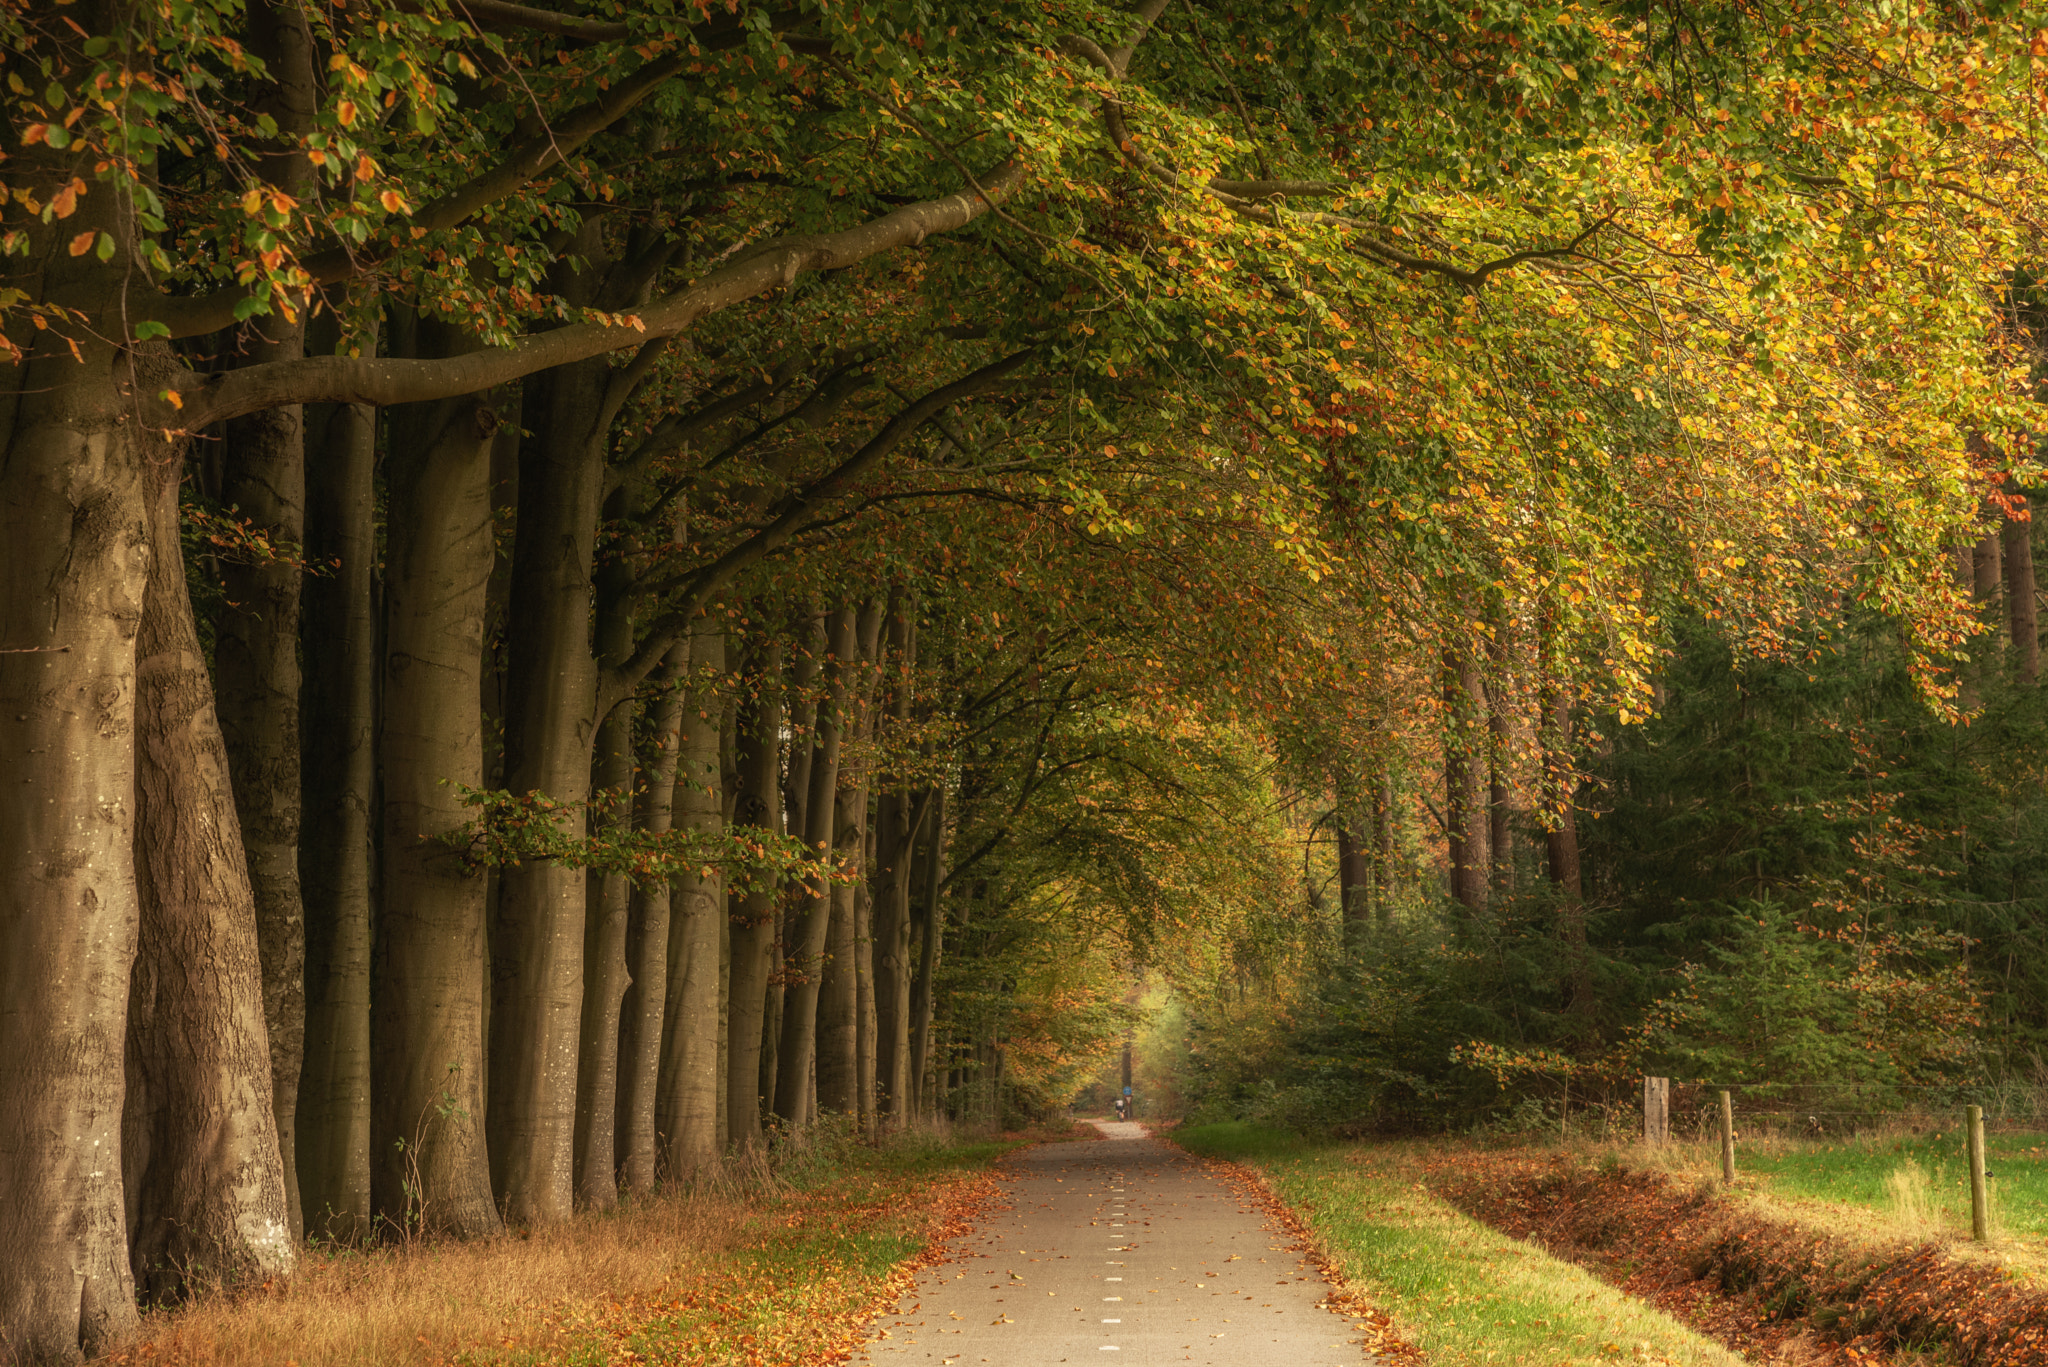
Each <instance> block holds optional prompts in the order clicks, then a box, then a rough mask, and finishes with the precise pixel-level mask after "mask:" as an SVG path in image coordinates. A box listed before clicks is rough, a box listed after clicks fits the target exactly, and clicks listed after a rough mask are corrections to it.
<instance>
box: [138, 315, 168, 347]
mask: <svg viewBox="0 0 2048 1367" xmlns="http://www.w3.org/2000/svg"><path fill="white" fill-rule="evenodd" d="M170 335H171V328H170V324H168V323H159V322H157V321H156V320H155V319H153V318H152V319H150V320H149V321H148V322H146V323H137V324H136V325H135V340H136V341H138V342H153V341H155V340H156V339H157V338H159V337H169V336H170Z"/></svg>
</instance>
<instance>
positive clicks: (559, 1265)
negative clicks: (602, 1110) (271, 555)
mask: <svg viewBox="0 0 2048 1367" xmlns="http://www.w3.org/2000/svg"><path fill="white" fill-rule="evenodd" d="M1036 1137H1038V1136H1016V1135H1011V1136H1004V1137H1003V1138H1001V1139H992V1140H985V1141H980V1142H966V1143H959V1142H939V1141H935V1140H931V1139H904V1140H898V1141H895V1142H893V1143H891V1144H889V1145H887V1146H884V1147H880V1148H867V1147H862V1146H858V1145H841V1146H829V1147H827V1146H817V1147H814V1148H812V1149H809V1150H807V1151H805V1152H802V1153H799V1154H796V1155H793V1156H791V1157H790V1158H788V1159H787V1160H786V1161H784V1162H783V1163H782V1164H781V1165H780V1166H779V1167H778V1168H777V1169H775V1170H772V1171H771V1170H769V1169H767V1168H765V1167H759V1168H756V1169H754V1170H753V1171H750V1172H744V1173H741V1174H738V1175H737V1176H735V1177H732V1178H729V1179H728V1180H726V1181H723V1182H715V1183H707V1184H704V1185H702V1186H700V1187H699V1188H697V1189H695V1190H692V1191H689V1192H680V1193H665V1194H661V1195H657V1196H654V1197H651V1198H647V1199H644V1200H640V1201H636V1202H630V1203H628V1204H626V1205H623V1206H621V1207H620V1208H619V1209H618V1210H616V1211H613V1212H610V1213H608V1214H604V1215H598V1216H591V1217H587V1218H584V1219H580V1220H577V1221H574V1222H572V1223H570V1224H567V1225H564V1226H560V1227H556V1228H551V1229H545V1230H541V1231H537V1232H534V1233H531V1234H508V1235H506V1236H504V1237H502V1238H497V1239H489V1240H480V1241H476V1242H471V1243H431V1242H430V1243H422V1244H420V1245H417V1246H415V1247H383V1248H375V1249H368V1250H357V1249H327V1250H322V1249H317V1248H316V1249H312V1250H309V1251H308V1252H307V1253H306V1255H305V1257H304V1260H303V1263H302V1266H301V1269H300V1271H299V1273H298V1274H297V1275H296V1276H294V1277H293V1278H291V1279H290V1280H289V1282H284V1283H277V1284H271V1285H266V1286H264V1287H261V1288H242V1289H230V1288H219V1289H216V1290H214V1291H212V1292H210V1293H207V1294H203V1295H201V1296H199V1297H197V1298H196V1299H194V1300H193V1301H192V1302H191V1303H189V1304H187V1305H184V1306H181V1307H179V1308H176V1309H171V1310H163V1311H159V1312H156V1313H153V1314H151V1315H150V1316H148V1317H147V1318H146V1319H145V1321H144V1337H143V1339H142V1340H141V1341H140V1342H139V1343H136V1344H134V1345H131V1346H130V1347H128V1348H127V1349H125V1350H123V1351H122V1352H120V1353H118V1354H115V1355H113V1356H111V1357H109V1358H107V1359H104V1361H107V1362H110V1363H121V1364H199V1363H205V1364H208V1365H209V1367H216V1365H218V1367H244V1365H245V1364H246V1367H257V1364H262V1367H286V1365H287V1364H296V1367H330V1365H331V1367H343V1365H344V1364H348V1365H353V1364H372V1363H374V1364H379V1365H380V1367H382V1365H384V1364H408V1365H412V1364H417V1365H418V1367H541V1365H542V1364H585V1363H633V1362H640V1361H648V1362H663V1363H675V1364H682V1365H684V1367H697V1365H698V1364H711V1363H718V1364H746V1365H747V1367H769V1365H770V1364H773V1365H774V1367H782V1364H816V1363H826V1362H834V1361H840V1360H842V1359H843V1358H844V1356H845V1354H846V1352H847V1351H848V1349H849V1348H850V1346H851V1345H852V1344H853V1343H854V1342H856V1341H857V1340H858V1337H859V1335H860V1333H861V1331H862V1329H863V1328H864V1327H865V1326H866V1325H867V1323H868V1322H869V1321H870V1320H871V1319H872V1318H873V1316H874V1315H875V1314H877V1313H878V1312H879V1311H880V1310H881V1309H882V1308H884V1307H885V1306H887V1305H889V1304H892V1303H893V1302H894V1301H895V1299H896V1297H897V1296H898V1295H899V1293H900V1292H901V1291H902V1290H903V1289H904V1288H905V1287H906V1286H908V1285H909V1283H910V1280H911V1277H912V1274H913V1272H914V1271H915V1270H916V1268H917V1267H919V1266H921V1265H922V1263H923V1262H924V1261H925V1260H927V1259H928V1258H930V1257H932V1256H934V1254H935V1250H936V1249H937V1248H938V1246H939V1245H941V1244H942V1243H943V1242H944V1241H945V1240H946V1239H948V1238H950V1237H952V1236H953V1235H954V1234H955V1233H957V1232H958V1231H959V1230H960V1229H961V1228H962V1227H964V1226H965V1225H966V1224H968V1223H969V1222H971V1220H972V1219H973V1217H974V1215H975V1214H976V1212H977V1211H978V1210H979V1209H980V1208H981V1207H983V1206H984V1205H986V1204H987V1203H988V1202H989V1201H990V1200H991V1199H992V1198H993V1197H994V1196H995V1195H996V1192H997V1185H996V1182H995V1179H994V1176H993V1173H992V1169H993V1165H994V1164H995V1162H996V1161H997V1160H998V1159H999V1158H1001V1157H1002V1156H1003V1155H1004V1154H1006V1153H1008V1152H1010V1151H1012V1150H1014V1149H1016V1148H1017V1147H1019V1146H1020V1145H1021V1144H1023V1143H1025V1142H1028V1141H1029V1139H1031V1138H1036ZM1059 1137H1061V1138H1065V1137H1067V1136H1065V1135H1064V1134H1062V1135H1060V1136H1059Z"/></svg>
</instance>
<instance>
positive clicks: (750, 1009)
mask: <svg viewBox="0 0 2048 1367" xmlns="http://www.w3.org/2000/svg"><path fill="white" fill-rule="evenodd" d="M737 730H738V735H739V746H738V750H739V755H738V764H737V770H738V773H739V791H738V793H737V795H736V800H735V801H734V803H733V824H734V825H735V826H742V827H750V828H752V829H753V830H755V831H757V832H759V834H758V835H757V836H756V837H755V838H756V839H759V840H762V841H766V840H768V839H769V838H771V837H777V836H780V835H781V834H782V812H781V807H782V788H781V759H782V643H781V642H780V641H775V640H770V641H766V642H763V643H762V644H761V645H759V646H757V647H756V648H755V650H754V654H753V658H752V659H751V660H750V661H749V663H748V666H747V671H746V674H745V676H744V677H743V679H742V681H741V686H740V710H739V720H738V723H737ZM776 906H777V904H776V895H775V888H774V885H773V884H772V883H768V882H765V881H762V880H756V882H755V884H754V886H752V887H751V888H750V889H749V890H748V891H747V892H746V894H745V895H744V896H743V897H741V898H738V899H736V902H735V905H734V906H733V907H732V915H731V919H732V932H731V934H732V950H731V959H732V968H731V974H732V977H731V982H730V985H729V990H728V992H727V999H728V1001H729V1003H730V1005H729V1006H728V1008H727V1015H726V1073H725V1078H726V1081H725V1093H726V1102H725V1115H726V1128H727V1132H728V1135H729V1140H730V1142H731V1144H732V1146H733V1147H734V1148H738V1149H748V1148H753V1147H756V1146H757V1145H759V1144H760V1142H761V1103H762V1099H763V1097H764V1096H766V1095H769V1092H767V1091H765V1090H764V1089H763V1088H762V1085H761V1052H762V1051H761V1044H762V1039H763V1036H764V1035H766V1034H767V1033H768V1032H767V1030H766V1028H765V1022H764V1019H763V1018H764V1016H765V1015H766V1011H767V999H768V978H769V974H770V973H771V972H772V971H773V969H774V966H775V963H774V960H775V932H776Z"/></svg>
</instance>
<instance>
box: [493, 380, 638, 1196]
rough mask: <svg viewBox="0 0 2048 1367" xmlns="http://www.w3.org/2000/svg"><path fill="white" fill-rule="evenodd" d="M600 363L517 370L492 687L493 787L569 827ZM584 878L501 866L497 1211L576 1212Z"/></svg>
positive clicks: (578, 756)
mask: <svg viewBox="0 0 2048 1367" xmlns="http://www.w3.org/2000/svg"><path fill="white" fill-rule="evenodd" d="M608 375H609V367H608V366H607V364H606V363H605V362H604V361H603V360H601V359H600V360H594V361H584V362H579V363H577V364H575V365H569V366H562V367H559V368H557V369H555V370H552V371H549V372H547V373H546V374H545V375H543V376H540V377H537V378H536V380H534V381H529V383H528V388H527V401H526V406H525V412H526V416H525V418H524V421H525V422H526V424H527V425H528V427H529V428H530V429H531V430H532V433H533V435H532V436H531V437H530V438H529V439H528V440H527V441H526V442H524V443H523V444H522V445H521V447H520V453H519V531H518V536H517V538H516V539H515V540H514V542H513V547H512V600H511V607H510V616H509V623H510V627H509V636H508V650H507V657H508V659H507V669H506V698H505V786H506V788H507V789H508V790H509V791H511V792H513V793H517V794H530V793H540V794H545V795H546V796H547V797H550V798H552V799H554V800H555V801H556V802H559V803H564V804H568V808H567V810H566V811H565V812H564V813H563V814H562V816H561V817H560V818H559V819H560V820H561V821H562V823H563V824H564V825H565V826H567V827H569V828H571V829H570V833H571V834H572V835H581V834H583V833H584V829H585V827H584V824H583V820H584V818H583V812H582V804H583V803H584V802H585V800H586V799H587V798H588V797H589V795H590V763H591V746H592V743H593V742H594V740H595V738H596V736H595V733H596V729H597V722H598V718H597V715H596V711H597V685H598V669H597V659H596V656H595V655H594V653H593V649H592V641H591V615H592V612H593V610H594V607H595V589H594V585H593V581H592V577H591V571H592V558H593V555H594V551H595V545H596V538H597V522H598V512H599V501H600V499H601V498H602V496H603V483H604V452H603V447H602V441H603V437H604V426H605V424H604V422H603V407H604V393H605V388H606V383H607V378H608ZM588 881H589V880H588V879H587V877H586V875H585V873H584V871H583V870H582V869H579V868H573V867H569V866H566V865H563V864H560V863H557V862H555V861H552V860H543V859H529V860H526V861H525V862H523V863H521V864H519V865H518V866H516V867H510V868H507V869H505V870H504V871H503V872H502V874H501V875H500V881H499V890H498V909H497V919H496V921H495V923H494V925H493V927H492V935H491V1053H490V1058H491V1087H490V1107H491V1111H490V1121H491V1131H490V1133H491V1146H492V1172H493V1175H494V1176H495V1177H496V1179H497V1182H496V1185H497V1189H498V1195H499V1199H500V1201H501V1202H502V1204H503V1208H504V1212H505V1218H506V1220H508V1221H509V1222H511V1223H512V1224H515V1225H520V1226H536V1225H546V1224H552V1223H555V1222H557V1221H561V1220H566V1219H568V1218H569V1216H570V1215H571V1214H572V1213H573V1212H574V1208H575V1190H576V1184H575V1176H576V1174H575V1137H576V1112H577V1085H576V1078H577V1063H578V1056H579V1043H580V1037H581V1028H582V1020H583V986H584V973H583V949H584V934H585V925H584V919H585V914H586V905H585V899H586V896H587V883H588Z"/></svg>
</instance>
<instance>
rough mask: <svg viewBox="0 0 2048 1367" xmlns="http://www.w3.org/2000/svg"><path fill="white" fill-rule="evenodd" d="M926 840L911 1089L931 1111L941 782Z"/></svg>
mask: <svg viewBox="0 0 2048 1367" xmlns="http://www.w3.org/2000/svg"><path fill="white" fill-rule="evenodd" d="M925 823H926V824H925V829H926V830H927V831H928V832H930V834H929V836H928V837H927V843H926V846H925V856H924V861H923V863H924V898H923V904H924V905H923V910H922V915H921V917H920V920H921V922H922V936H921V939H920V941H919V944H918V949H917V976H916V977H915V978H914V979H912V980H911V984H910V1086H911V1090H912V1093H913V1094H914V1097H915V1102H914V1105H915V1106H916V1108H917V1109H921V1110H928V1109H930V1108H931V1102H932V1098H931V1097H930V1095H929V1094H928V1092H927V1089H926V1086H925V1078H926V1076H927V1072H926V1070H927V1069H928V1068H929V1066H930V1064H931V1042H932V987H933V984H934V983H936V982H937V981H938V973H939V950H940V947H941V941H942V940H943V939H944V938H945V923H946V918H945V916H944V914H943V913H942V911H941V904H940V900H939V899H940V897H941V895H942V894H943V893H944V891H945V886H946V788H945V784H944V783H943V782H941V783H940V784H939V786H937V787H936V788H934V789H932V799H931V811H930V814H929V815H928V816H927V817H926V818H925Z"/></svg>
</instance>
